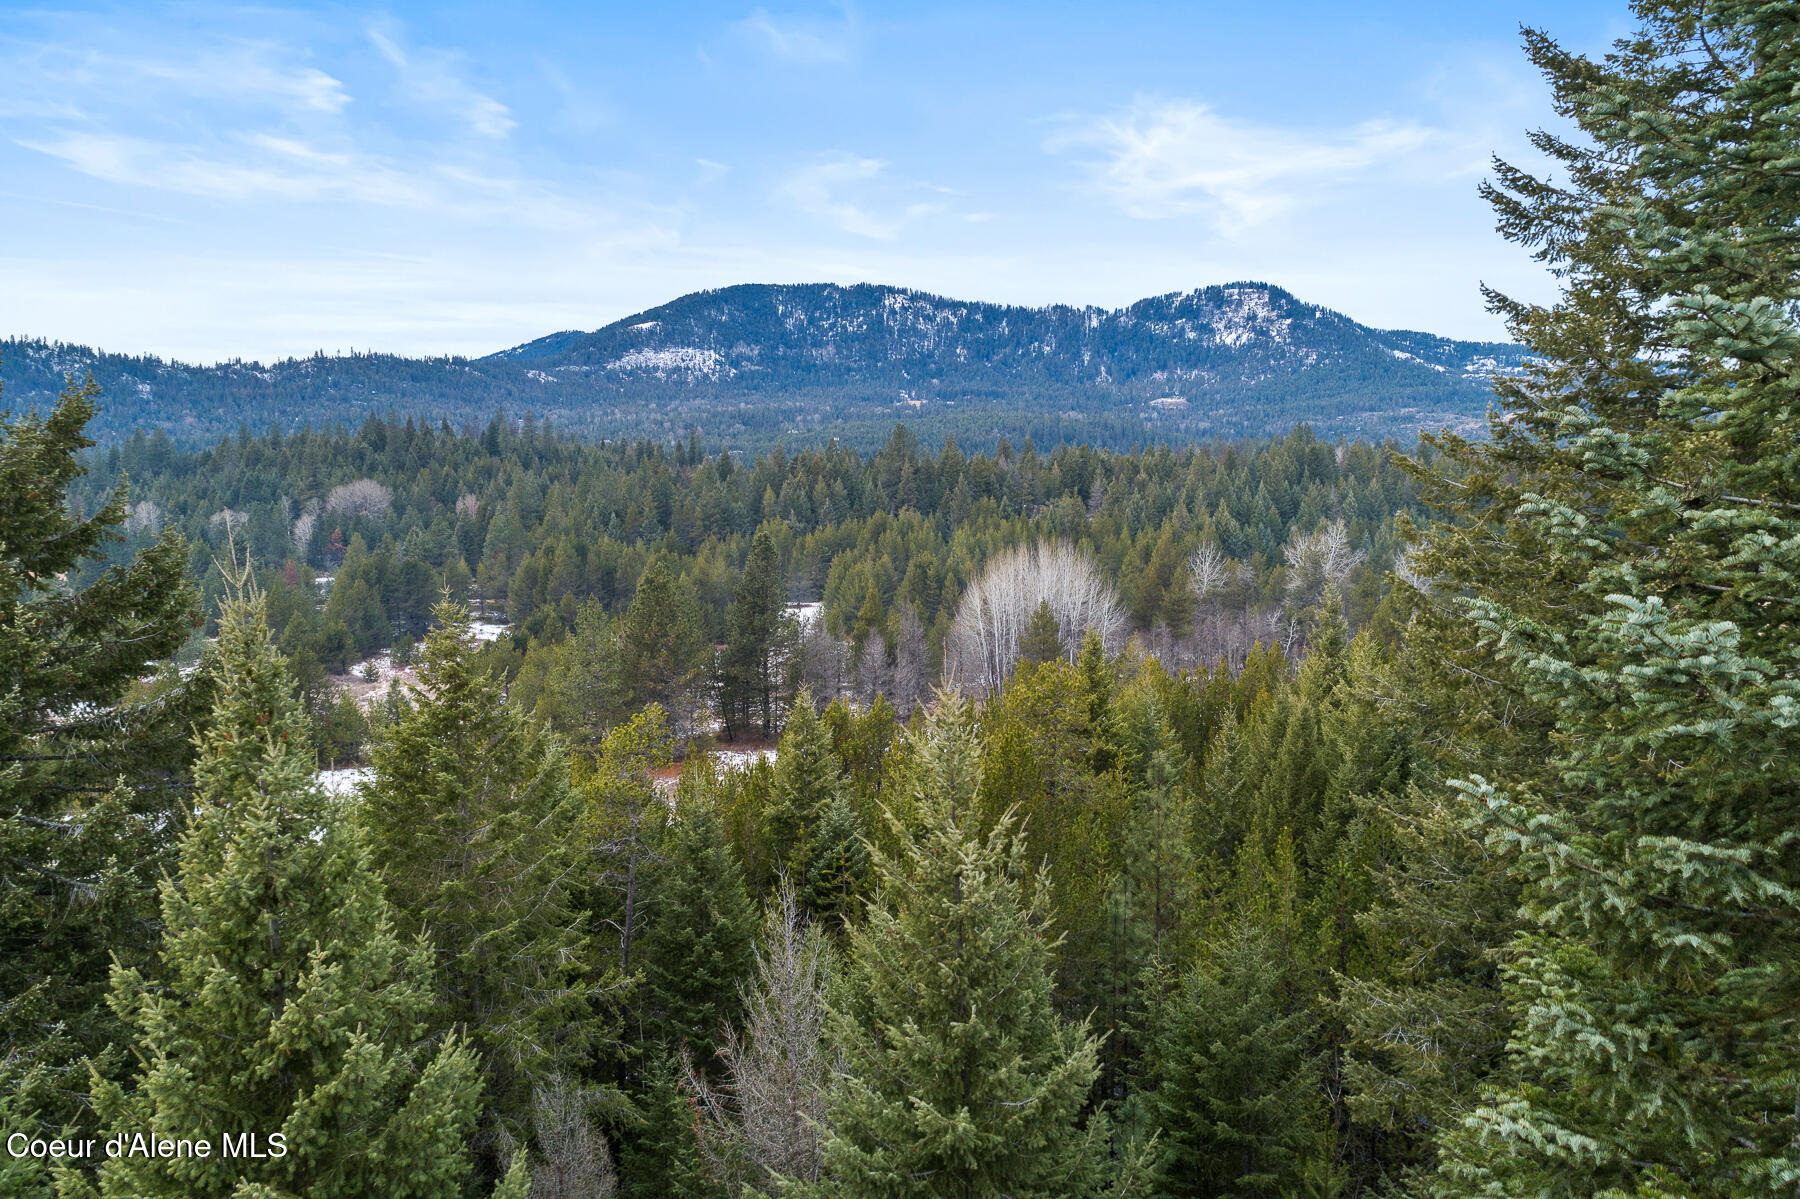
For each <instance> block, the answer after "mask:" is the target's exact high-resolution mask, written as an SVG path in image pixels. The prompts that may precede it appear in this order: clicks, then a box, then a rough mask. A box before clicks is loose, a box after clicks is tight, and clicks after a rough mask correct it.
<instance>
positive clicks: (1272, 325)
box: [0, 283, 1525, 449]
mask: <svg viewBox="0 0 1800 1199" xmlns="http://www.w3.org/2000/svg"><path fill="white" fill-rule="evenodd" d="M1524 360H1525V355H1524V351H1523V350H1522V349H1521V348H1520V347H1518V346H1514V345H1508V344H1504V343H1491V342H1465V341H1454V340H1451V339H1449V338H1443V337H1437V336H1433V335H1431V334H1428V333H1415V332H1405V331H1395V330H1381V329H1371V328H1369V327H1367V326H1364V325H1360V324H1358V323H1357V322H1355V321H1353V320H1351V319H1350V318H1349V317H1347V316H1344V315H1343V314H1341V313H1338V312H1333V311H1331V310H1330V309H1327V308H1323V307H1320V306H1318V305H1316V304H1308V303H1306V302H1305V301H1302V300H1300V299H1297V298H1296V297H1295V296H1293V295H1292V294H1290V293H1288V292H1287V291H1284V290H1282V289H1281V288H1279V287H1274V286H1271V285H1269V284H1264V283H1232V284H1226V285H1223V286H1217V287H1207V288H1202V289H1200V290H1197V291H1192V292H1185V293H1184V292H1175V293H1171V294H1169V295H1165V296H1157V297H1154V298H1151V299H1146V300H1140V301H1138V302H1137V303H1135V304H1132V305H1131V306H1129V307H1127V308H1119V309H1101V308H1073V307H1067V306H1062V305H1056V306H1051V307H1045V308H1026V307H1016V306H1010V305H1001V304H985V303H978V302H969V301H960V300H948V299H944V298H942V297H939V296H933V295H927V294H925V293H923V292H917V291H910V290H906V289H903V288H895V287H881V286H876V285H872V284H858V285H855V286H850V287H840V286H836V285H832V284H798V285H771V284H744V285H740V286H736V287H727V288H721V289H719V290H716V291H704V292H695V293H693V294H691V295H687V296H683V297H681V298H680V299H677V300H674V301H671V302H670V303H668V304H664V305H662V306H661V307H658V308H653V309H650V310H648V311H646V312H640V313H638V314H636V315H634V316H629V317H626V318H624V319H623V320H619V321H615V322H613V323H612V324H610V325H607V326H605V327H604V328H601V329H598V330H595V331H593V332H590V333H583V332H576V331H570V332H564V333H555V334H551V335H550V336H548V337H542V338H539V339H537V340H535V341H530V342H526V343H525V344H523V345H519V346H515V347H513V348H511V349H508V350H502V351H501V352H499V353H497V354H493V355H490V356H488V357H486V358H480V359H474V360H470V359H463V358H429V359H409V358H401V357H396V356H393V355H383V354H358V355H351V356H341V357H325V356H322V355H320V356H315V357H312V358H303V359H290V360H287V361H283V362H278V363H275V364H273V365H271V366H268V367H264V366H262V365H260V364H256V363H249V364H246V363H241V362H232V363H222V364H219V365H217V366H211V367H197V366H187V365H183V364H179V363H173V362H164V361H162V360H160V359H157V358H134V357H126V356H122V355H111V354H102V353H98V352H95V351H91V350H88V349H86V348H84V347H79V346H69V345H63V344H60V343H45V342H41V341H25V340H19V339H14V340H12V341H8V342H5V343H0V381H3V382H4V384H5V387H6V393H5V400H6V402H7V403H8V404H9V405H10V406H12V407H14V408H19V407H22V406H24V405H25V404H28V403H33V402H36V403H40V404H41V403H43V402H44V400H45V399H46V398H47V397H49V396H51V395H53V394H54V393H55V390H56V389H57V388H58V387H59V386H60V384H61V379H62V376H63V375H64V374H65V373H68V372H73V373H75V374H78V375H79V374H83V373H87V372H91V373H92V374H93V375H94V378H95V380H96V381H97V382H99V383H100V384H101V386H102V387H103V388H105V390H106V396H107V398H106V404H107V407H106V410H105V411H104V413H103V414H102V417H101V418H100V420H99V421H98V422H97V433H98V435H99V436H101V437H102V438H104V439H116V438H119V437H121V436H124V435H127V434H129V432H130V431H131V430H132V429H134V428H145V429H154V428H161V429H164V430H166V431H167V432H168V433H169V434H170V436H172V437H174V438H175V439H176V440H177V441H181V442H205V441H211V440H216V439H217V438H218V437H219V436H221V435H223V434H224V433H227V432H230V431H232V430H235V429H236V428H237V427H238V426H239V424H240V422H244V423H248V424H250V425H252V426H253V427H255V428H256V429H258V431H260V430H261V429H263V428H266V427H267V426H268V425H269V424H270V423H271V422H279V423H280V424H282V425H283V426H284V427H288V426H294V425H298V424H299V423H301V422H306V421H310V422H311V423H313V424H315V425H316V424H321V423H326V422H332V421H338V422H344V423H350V424H355V423H360V422H361V421H362V420H363V419H364V418H365V417H366V416H367V414H368V413H369V412H371V411H386V410H388V409H390V408H391V409H393V410H396V411H399V412H403V413H407V414H411V415H415V416H418V417H421V418H423V419H428V420H432V421H437V420H449V421H450V422H452V423H453V424H458V425H461V424H467V423H470V422H484V421H486V420H487V419H489V418H490V417H491V416H492V415H493V413H494V412H495V411H496V410H497V409H504V410H505V411H506V412H508V413H509V414H513V415H515V416H516V415H519V414H523V413H525V412H532V413H535V414H537V415H538V416H539V417H540V418H542V419H546V420H549V421H552V422H554V424H555V425H556V426H558V427H560V428H562V429H564V430H567V431H573V432H577V433H580V434H583V435H586V436H594V437H638V436H647V437H654V438H662V439H666V438H672V437H679V436H682V435H684V434H685V432H686V431H687V430H688V429H690V428H698V429H699V430H700V431H701V434H702V437H703V439H704V440H705V441H706V442H707V443H708V444H709V445H715V446H716V445H720V444H725V445H730V446H732V447H733V448H742V449H760V448H764V447H767V446H769V445H772V444H773V443H774V442H776V441H777V440H785V441H787V442H788V443H789V444H798V443H801V442H810V441H816V440H818V439H821V438H823V437H827V436H836V437H839V438H841V439H843V440H845V441H846V442H849V443H851V444H855V445H860V446H870V445H874V444H878V443H879V442H881V441H882V440H883V439H884V438H885V437H886V435H887V433H888V431H889V430H890V429H891V428H892V426H893V425H894V424H895V423H896V422H897V421H905V423H907V424H909V425H911V426H912V427H913V428H914V430H915V432H917V433H918V434H919V435H920V436H921V437H925V438H927V439H931V440H936V439H938V438H941V436H942V435H943V434H945V433H954V434H955V435H956V436H957V438H958V440H959V441H961V442H962V443H964V444H965V445H970V446H979V445H987V444H991V443H993V442H996V441H998V440H999V439H1000V438H1001V437H1003V436H1004V437H1009V438H1011V439H1013V440H1014V441H1018V440H1020V439H1022V438H1023V437H1024V436H1025V435H1026V434H1030V435H1031V436H1032V437H1033V438H1034V439H1035V440H1036V441H1037V442H1038V443H1040V444H1048V443H1053V442H1056V441H1060V440H1079V441H1087V442H1090V443H1094V444H1100V445H1115V446H1117V445H1132V444H1137V443H1140V442H1144V441H1191V440H1210V439H1214V438H1226V437H1237V436H1246V435H1261V434H1266V433H1273V432H1281V431H1284V430H1286V429H1288V428H1290V427H1292V426H1293V425H1294V424H1296V423H1298V422H1300V421H1306V422H1309V423H1311V424H1312V425H1313V427H1314V428H1315V429H1316V430H1317V431H1319V432H1320V433H1321V434H1322V435H1324V436H1328V437H1336V436H1340V435H1341V436H1364V437H1382V436H1399V437H1402V438H1407V439H1410V438H1411V437H1412V436H1414V435H1415V434H1416V432H1417V430H1418V429H1419V428H1421V427H1426V428H1433V427H1439V426H1444V425H1448V426H1452V427H1456V428H1460V429H1464V430H1472V429H1475V428H1477V427H1478V426H1479V421H1480V418H1481V416H1482V414H1483V413H1484V412H1485V410H1486V407H1487V404H1488V401H1489V399H1490V398H1491V380H1492V378H1493V377H1494V375H1496V374H1498V373H1504V372H1511V371H1517V370H1519V369H1520V368H1521V365H1522V363H1523V362H1524Z"/></svg>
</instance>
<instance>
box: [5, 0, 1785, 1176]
mask: <svg viewBox="0 0 1800 1199" xmlns="http://www.w3.org/2000/svg"><path fill="white" fill-rule="evenodd" d="M1636 10H1637V13H1638V17H1639V19H1640V22H1641V25H1640V28H1639V29H1638V30H1637V32H1635V33H1633V34H1632V35H1630V36H1628V37H1626V38H1624V39H1622V40H1621V41H1619V42H1618V43H1617V44H1616V46H1615V48H1614V50H1613V51H1612V52H1611V53H1610V54H1608V55H1606V56H1604V57H1601V58H1589V57H1584V56H1581V55H1577V54H1574V53H1571V52H1569V51H1567V50H1565V49H1564V48H1563V47H1561V46H1560V45H1558V44H1557V43H1556V42H1555V41H1553V40H1552V39H1551V38H1549V37H1548V36H1546V35H1543V34H1540V33H1537V32H1534V31H1528V32H1527V33H1526V37H1525V41H1526V49H1527V53H1528V54H1529V56H1530V58H1531V61H1532V62H1533V63H1534V64H1535V66H1536V67H1537V68H1539V69H1540V70H1541V71H1542V73H1543V75H1544V77H1545V78H1546V79H1547V81H1548V83H1549V85H1550V87H1551V88H1552V91H1553V95H1554V98H1555V101H1556V104H1557V106H1558V109H1559V111H1561V112H1562V113H1563V114H1564V115H1565V116H1567V117H1568V118H1569V119H1570V120H1571V122H1573V123H1574V125H1575V126H1576V127H1578V128H1579V130H1580V131H1581V133H1582V137H1581V139H1580V140H1565V139H1563V138H1559V137H1556V136H1552V135H1550V134H1542V135H1540V136H1539V139H1538V140H1539V147H1538V148H1539V149H1540V150H1541V151H1542V152H1543V153H1544V154H1546V155H1547V156H1548V157H1549V158H1550V159H1551V160H1553V161H1554V163H1555V164H1556V173H1555V175H1554V177H1553V178H1550V177H1540V176H1536V175H1533V174H1531V173H1529V172H1527V171H1525V170H1523V169H1520V168H1517V167H1515V166H1512V165H1509V164H1507V163H1504V162H1498V163H1496V164H1495V166H1494V170H1493V174H1492V178H1491V180H1490V182H1489V183H1488V184H1486V185H1485V189H1484V190H1485V194H1486V196H1487V198H1488V199H1489V201H1490V202H1491V203H1492V205H1493V207H1494V210H1495V212H1496V214H1497V217H1498V223H1499V227H1500V231H1501V232H1502V234H1504V235H1505V236H1506V237H1508V238H1509V239H1511V240H1512V241H1514V242H1516V243H1518V244H1519V245H1520V246H1521V247H1523V248H1524V249H1525V250H1526V251H1528V252H1530V253H1532V254H1535V255H1537V256H1538V257H1539V258H1540V259H1541V260H1542V261H1544V262H1545V263H1547V264H1549V265H1550V266H1552V267H1553V268H1554V269H1555V270H1556V271H1557V272H1558V274H1559V277H1560V279H1561V283H1562V288H1561V291H1560V295H1559V298H1558V299H1557V300H1556V301H1555V302H1554V303H1552V304H1548V305H1542V306H1539V305H1532V304H1527V303H1523V302H1519V301H1516V300H1514V299H1511V298H1509V297H1507V296H1505V295H1502V294H1499V293H1490V294H1489V297H1488V299H1489V302H1490V304H1491V305H1492V307H1493V308H1494V309H1495V310H1496V311H1498V312H1500V313H1501V314H1502V315H1504V316H1505V318H1506V319H1507V321H1508V322H1509V327H1510V329H1511V332H1512V334H1513V336H1514V338H1515V339H1516V341H1517V342H1518V343H1519V344H1521V345H1523V346H1525V347H1526V348H1527V349H1528V350H1529V351H1530V356H1529V358H1527V359H1524V360H1523V361H1524V363H1525V365H1523V366H1522V367H1521V369H1520V370H1519V372H1518V373H1516V374H1508V375H1503V376H1498V377H1496V379H1495V381H1494V387H1495V390H1496V393H1497V397H1498V398H1497V401H1496V407H1495V408H1494V410H1493V411H1492V412H1491V414H1490V417H1489V420H1488V422H1487V424H1486V426H1485V428H1484V429H1483V430H1482V431H1481V434H1480V435H1479V436H1474V435H1467V436H1465V435H1463V434H1459V433H1457V432H1454V431H1450V430H1445V431H1441V432H1438V433H1433V434H1429V435H1427V436H1425V437H1423V438H1421V439H1420V440H1419V441H1417V442H1416V443H1413V442H1406V443H1402V442H1399V441H1394V440H1389V441H1385V442H1381V443H1375V442H1370V441H1367V440H1355V439H1345V438H1342V437H1339V436H1336V435H1334V434H1332V432H1331V431H1330V430H1326V431H1325V432H1323V433H1321V432H1320V431H1318V430H1316V429H1314V428H1310V427H1308V426H1306V425H1299V426H1296V427H1294V428H1293V429H1292V430H1291V431H1288V432H1285V433H1283V434H1282V435H1279V436H1264V437H1261V438H1255V439H1238V440H1227V441H1218V442H1212V443H1207V444H1181V445H1178V446H1176V445H1168V444H1161V443H1154V442H1153V443H1147V444H1144V445H1140V446H1138V447H1137V448H1126V447H1123V446H1118V445H1114V446H1100V447H1096V446H1094V445H1092V444H1084V443H1080V442H1074V441H1064V440H1058V441H1056V442H1054V443H1052V442H1051V441H1050V440H1049V439H1048V438H1046V439H1045V440H1044V442H1043V444H1038V443H1037V442H1036V441H1034V434H1033V431H1032V430H1030V429H1027V428H1020V429H1019V430H1017V436H1016V437H1013V436H1010V435H1006V434H1004V433H1003V434H1002V435H1001V436H998V437H995V438H993V439H992V441H991V443H990V442H983V443H982V444H980V445H971V446H970V447H969V448H968V449H965V448H964V447H963V446H961V445H959V444H958V441H957V438H956V436H955V434H954V431H951V432H949V433H948V434H947V435H944V436H942V437H941V439H940V438H938V437H937V436H935V435H934V436H933V438H932V440H931V441H930V442H926V441H925V440H923V439H922V438H921V436H920V435H919V432H918V430H916V429H914V428H912V427H909V425H907V424H904V423H903V424H900V425H898V426H893V427H892V428H891V432H888V433H887V435H886V440H885V442H880V443H879V444H876V443H873V442H871V443H870V444H868V445H866V446H861V447H860V448H859V447H858V446H856V445H852V444H847V443H846V442H844V441H839V440H829V439H813V440H806V441H802V440H799V439H796V440H794V441H792V442H789V441H779V442H776V441H772V442H771V443H770V444H769V445H768V446H767V448H763V449H759V450H757V451H756V452H748V451H740V452H732V451H731V450H728V449H721V448H720V447H719V446H718V445H717V444H714V443H711V442H709V440H708V438H707V436H706V435H705V434H704V433H703V432H702V431H700V430H698V429H695V430H693V431H692V432H689V433H687V434H686V435H684V436H681V437H673V436H671V437H667V438H656V437H645V438H638V439H634V440H607V441H599V442H596V441H593V440H585V439H583V438H581V437H578V436H575V435H573V434H572V433H571V432H568V431H564V430H561V429H556V428H550V427H546V426H545V425H543V424H541V423H540V422H539V421H538V420H536V419H535V418H533V417H531V416H529V415H523V414H509V413H506V412H500V413H496V414H495V415H494V416H493V417H492V418H491V419H490V420H488V421H487V422H486V423H485V425H480V424H476V425H468V426H462V425H455V426H453V425H452V424H451V423H450V422H448V421H445V420H437V421H435V422H433V421H430V420H425V419H422V418H420V417H419V416H417V415H416V414H415V415H410V416H409V415H404V414H399V413H395V412H388V411H385V410H384V411H381V412H374V413H367V414H365V415H364V416H363V417H362V419H361V420H360V421H357V422H353V424H352V423H345V424H336V423H326V422H323V421H322V422H321V423H319V424H318V425H305V424H303V425H301V426H300V427H297V428H296V427H292V426H289V425H287V424H285V423H277V424H276V425H275V427H272V428H270V429H269V430H268V431H267V432H265V433H261V434H258V433H255V432H253V431H251V430H250V429H249V428H241V429H240V430H239V432H238V433H237V434H236V435H235V436H226V437H224V438H223V439H221V440H217V441H216V442H214V443H212V444H210V445H206V444H187V443H183V442H178V441H176V440H173V439H171V438H170V437H168V436H167V435H165V434H163V433H160V432H148V433H146V432H143V431H139V432H137V433H135V434H133V435H132V436H130V437H128V438H121V439H111V440H107V441H105V442H104V443H103V442H102V440H101V438H100V437H99V435H98V433H97V431H96V429H97V426H96V422H97V421H98V420H99V419H100V417H99V414H100V413H101V412H102V411H103V409H104V407H105V406H106V405H107V404H109V403H111V402H113V400H114V397H113V396H112V395H111V394H110V393H108V392H107V391H105V390H103V389H102V387H101V386H100V385H99V384H98V383H97V382H96V381H95V380H94V379H93V378H91V377H87V378H83V377H75V376H73V375H71V376H70V377H68V378H67V379H66V380H64V383H63V386H62V390H61V392H60V394H59V395H58V396H57V398H56V399H55V400H54V401H53V402H48V403H45V404H42V405H38V404H33V405H31V406H29V407H27V408H25V409H24V410H23V411H18V412H13V411H9V412H7V413H5V414H3V415H0V1135H4V1136H6V1137H7V1138H8V1139H7V1141H6V1146H7V1152H6V1153H3V1154H0V1196H4V1197H6V1199H11V1197H14V1196H16V1197H19V1199H50V1197H51V1196H55V1197H58V1199H74V1197H83V1199H90V1197H92V1199H97V1197H100V1196H107V1197H117V1199H140V1197H142V1199H148V1197H154V1196H169V1197H171V1199H174V1197H182V1199H186V1197H206V1196H218V1197H220V1199H225V1197H231V1199H301V1197H306V1199H326V1197H363V1196H369V1197H376V1196H381V1197H386V1196H417V1197H420V1199H426V1197H429V1199H462V1197H475V1196H484V1197H485V1196H495V1197H501V1199H529V1197H535V1199H611V1197H629V1199H663V1197H677V1199H754V1197H758V1196H761V1197H765V1199H775V1197H777V1196H786V1197H793V1199H800V1197H818V1199H824V1197H833V1199H838V1197H842V1199H873V1197H894V1199H899V1197H902V1196H906V1197H919V1199H926V1197H944V1199H950V1197H957V1199H1003V1197H1006V1199H1013V1197H1042V1199H1064V1197H1067V1199H1078V1197H1094V1199H1099V1197H1101V1196H1109V1197H1116V1199H1125V1197H1127V1196H1143V1197H1145V1199H1187V1197H1195V1199H1201V1197H1205V1199H1226V1197H1230V1199H1264V1197H1267V1199H1277V1197H1279V1199H1339V1197H1341V1199H1363V1197H1375V1196H1395V1197H1400V1196H1409V1197H1411V1196H1417V1197H1425V1196H1431V1197H1434V1199H1476V1197H1484V1199H1485V1197H1512V1196H1517V1197H1520V1199H1524V1197H1527V1196H1530V1197H1533V1199H1563V1197H1568V1199H1577V1197H1580V1199H1587V1197H1590V1196H1609V1197H1618V1199H1627V1197H1630V1199H1662V1197H1674V1196H1694V1197H1702V1196H1704V1197H1714V1196H1716V1197H1720V1199H1725V1197H1731V1199H1738V1197H1749V1196H1767V1197H1771V1199H1773V1197H1775V1196H1792V1195H1794V1194H1796V1193H1797V1192H1800V612H1797V610H1796V605H1797V604H1800V449H1797V447H1800V319H1797V314H1800V182H1797V180H1800V10H1797V9H1796V6H1793V5H1788V4H1769V3H1762V2H1758V0H1666V2H1660V3H1652V2H1650V0H1643V2H1642V3H1639V4H1638V5H1637V6H1636ZM931 431H932V432H933V433H934V434H935V433H936V432H938V430H936V429H935V428H934V429H932V430H931ZM140 1136H141V1137H142V1138H145V1139H146V1140H147V1141H148V1143H149V1146H150V1147H149V1148H148V1149H147V1150H144V1151H139V1152H115V1151H114V1150H113V1148H112V1146H114V1145H118V1144H121V1143H123V1144H126V1145H129V1144H130V1142H131V1141H132V1139H133V1138H135V1137H140ZM159 1144H160V1145H162V1146H164V1147H163V1148H161V1149H158V1148H157V1146H158V1145H159ZM53 1145H54V1148H53V1147H52V1146H53Z"/></svg>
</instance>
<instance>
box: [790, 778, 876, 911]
mask: <svg viewBox="0 0 1800 1199" xmlns="http://www.w3.org/2000/svg"><path fill="white" fill-rule="evenodd" d="M811 851H812V852H811V855H810V860H809V861H808V862H807V867H806V876H805V877H806V908H807V910H808V911H809V912H811V913H813V914H814V915H815V916H817V917H818V918H819V919H820V920H821V921H823V922H824V923H825V924H826V925H827V926H828V927H831V928H841V927H843V926H845V925H847V924H848V923H849V922H850V919H851V917H852V916H853V915H854V913H855V912H856V909H857V906H858V900H859V899H860V897H861V894H862V889H863V884H864V880H865V879H866V877H867V875H868V871H869V849H868V846H867V845H866V844H865V843H864V841H863V829H862V821H861V820H859V819H858V818H857V815H856V809H855V808H853V807H851V806H850V800H849V798H848V797H847V796H846V795H845V794H844V793H843V790H842V789H840V790H839V791H838V792H837V794H835V795H833V796H832V797H831V798H830V799H828V800H827V801H826V803H825V806H824V808H823V810H821V811H820V813H819V823H818V827H817V829H816V830H815V831H814V832H813V835H812V844H811Z"/></svg>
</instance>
